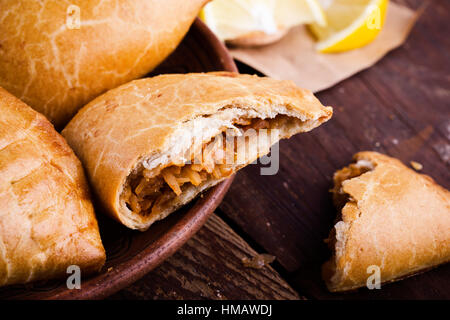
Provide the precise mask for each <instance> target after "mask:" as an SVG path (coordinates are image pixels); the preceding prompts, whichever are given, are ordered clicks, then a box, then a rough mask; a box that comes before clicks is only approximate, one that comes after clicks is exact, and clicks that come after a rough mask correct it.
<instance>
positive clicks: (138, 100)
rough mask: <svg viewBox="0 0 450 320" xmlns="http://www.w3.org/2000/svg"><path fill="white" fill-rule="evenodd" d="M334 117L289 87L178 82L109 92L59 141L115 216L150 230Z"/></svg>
mask: <svg viewBox="0 0 450 320" xmlns="http://www.w3.org/2000/svg"><path fill="white" fill-rule="evenodd" d="M331 115H332V109H331V108H330V107H324V106H322V104H321V103H320V102H319V101H318V100H317V99H316V98H315V97H314V95H313V94H312V93H311V92H309V91H307V90H303V89H300V88H298V87H296V86H295V85H294V84H293V83H292V82H290V81H278V80H273V79H269V78H260V77H257V76H249V75H239V74H235V73H227V72H217V73H204V74H173V75H161V76H157V77H154V78H147V79H140V80H136V81H132V82H130V83H128V84H125V85H122V86H120V87H118V88H116V89H113V90H110V91H108V92H107V93H106V94H104V95H102V96H100V97H98V98H96V99H95V100H93V101H92V102H90V103H89V104H88V105H86V106H85V107H84V108H82V109H81V110H80V112H78V114H77V115H76V116H75V117H74V118H73V119H72V121H70V123H69V124H68V125H67V127H66V128H65V129H64V130H63V135H64V136H65V137H66V139H67V141H68V142H69V144H70V145H71V146H72V148H73V149H74V151H75V152H76V154H77V155H78V156H79V158H80V159H81V161H82V162H83V163H84V166H85V168H86V170H87V174H88V177H89V179H90V181H91V183H92V185H93V187H94V189H95V192H96V193H97V195H98V197H99V198H100V200H101V202H102V203H103V205H104V207H105V208H106V209H107V211H108V212H109V214H110V215H111V216H113V217H114V218H116V219H117V220H119V221H120V222H122V223H123V224H125V225H126V226H128V227H130V228H133V229H139V230H146V229H147V228H148V227H149V226H150V225H151V224H152V223H153V222H155V221H156V220H159V219H162V218H164V217H166V216H167V215H168V214H170V213H171V212H173V211H175V210H176V209H177V208H179V207H180V206H181V205H183V204H185V203H187V202H188V201H190V200H191V199H193V198H194V197H195V196H196V195H197V194H198V193H200V192H201V191H203V190H205V189H206V188H209V187H211V186H213V185H215V184H217V183H218V182H220V181H222V180H224V179H226V178H227V177H229V176H230V175H231V174H233V173H234V172H236V171H237V170H238V169H240V168H242V167H244V166H245V165H247V164H249V163H251V162H253V161H254V160H256V159H257V158H258V157H260V156H262V155H265V154H267V153H269V151H270V147H271V145H273V144H274V143H276V142H277V141H278V140H279V139H281V138H288V137H290V136H292V135H293V134H296V133H299V132H306V131H309V130H311V129H313V128H315V127H317V126H319V125H320V124H321V123H323V122H325V121H327V120H328V119H330V117H331Z"/></svg>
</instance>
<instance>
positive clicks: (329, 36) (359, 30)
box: [309, 0, 389, 53]
mask: <svg viewBox="0 0 450 320" xmlns="http://www.w3.org/2000/svg"><path fill="white" fill-rule="evenodd" d="M388 2H389V0H327V1H325V0H322V1H321V3H322V5H323V7H324V10H325V15H326V18H327V22H328V24H327V26H325V27H324V26H320V25H319V24H317V23H313V24H311V25H309V28H310V30H311V32H312V33H313V34H314V35H315V36H316V37H317V39H318V40H319V42H318V43H317V47H316V48H317V50H318V51H320V52H324V53H331V52H341V51H347V50H352V49H356V48H360V47H362V46H364V45H366V44H368V43H370V42H371V41H373V40H374V39H375V38H376V36H377V35H378V33H379V32H380V31H381V28H382V27H383V24H384V20H385V17H386V9H387V5H388Z"/></svg>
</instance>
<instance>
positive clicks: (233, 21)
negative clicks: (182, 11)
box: [200, 0, 326, 40]
mask: <svg viewBox="0 0 450 320" xmlns="http://www.w3.org/2000/svg"><path fill="white" fill-rule="evenodd" d="M200 18H201V19H202V20H203V21H204V22H205V23H206V24H207V25H208V27H210V29H211V30H212V31H213V32H214V33H215V34H216V35H217V36H218V38H219V39H221V40H233V39H237V38H239V37H242V36H246V35H248V34H252V33H255V32H264V33H265V34H267V35H271V34H276V33H277V32H279V31H281V30H287V29H288V28H290V27H292V26H295V25H298V24H306V23H315V24H317V25H319V26H325V25H326V19H325V14H324V12H323V11H322V8H321V6H320V4H319V3H318V1H317V0H214V1H212V2H210V3H208V4H207V5H206V6H205V7H204V8H203V10H202V11H201V13H200Z"/></svg>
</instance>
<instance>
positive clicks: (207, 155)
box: [122, 119, 269, 214]
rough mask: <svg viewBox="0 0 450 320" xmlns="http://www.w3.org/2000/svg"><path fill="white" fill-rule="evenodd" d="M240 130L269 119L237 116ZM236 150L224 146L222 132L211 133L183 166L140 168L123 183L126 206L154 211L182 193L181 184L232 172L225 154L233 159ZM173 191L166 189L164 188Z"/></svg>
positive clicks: (264, 125)
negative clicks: (198, 157)
mask: <svg viewBox="0 0 450 320" xmlns="http://www.w3.org/2000/svg"><path fill="white" fill-rule="evenodd" d="M235 125H238V126H239V127H240V128H241V129H242V130H243V131H245V130H247V129H249V128H253V129H255V130H258V129H263V128H268V127H269V122H268V121H266V120H262V119H254V120H251V119H239V120H236V121H235ZM235 153H236V150H235V149H234V150H227V149H226V148H225V136H224V135H223V134H222V135H220V136H218V137H215V139H213V140H212V141H211V142H209V143H207V144H205V145H204V146H203V147H202V158H203V159H202V161H200V163H197V162H198V161H195V160H196V159H194V160H193V161H192V162H193V163H192V164H185V165H183V166H176V165H172V166H168V167H166V168H164V169H162V170H161V172H160V175H158V176H157V177H152V174H153V173H152V172H151V171H150V170H148V169H145V168H144V169H143V170H142V172H141V173H140V174H139V175H137V177H134V178H133V179H131V181H130V183H128V184H127V186H126V187H125V189H124V191H123V193H122V197H123V198H124V199H125V202H126V204H127V206H128V208H129V209H130V210H132V211H133V212H135V213H144V214H148V213H151V214H158V213H159V212H160V211H161V206H162V205H163V204H164V203H165V202H166V201H168V200H170V199H173V198H174V197H175V196H179V195H181V194H182V193H183V189H182V188H183V186H184V185H186V184H192V185H194V186H199V185H200V184H201V183H203V182H205V181H206V180H208V179H209V178H210V177H213V178H214V179H220V178H224V177H227V176H229V175H231V174H232V173H233V170H232V166H231V165H229V164H226V161H225V159H226V157H231V159H235ZM169 190H171V191H173V192H167V191H169Z"/></svg>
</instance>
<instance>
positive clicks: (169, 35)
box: [0, 0, 207, 128]
mask: <svg viewBox="0 0 450 320" xmlns="http://www.w3.org/2000/svg"><path fill="white" fill-rule="evenodd" d="M206 2H207V0H189V1H185V0H164V1H162V0H120V1H115V0H74V1H61V0H39V1H38V0H4V1H1V2H0V86H1V87H3V88H5V89H6V90H8V91H9V92H10V93H12V94H14V95H15V96H16V97H18V98H20V99H21V100H23V101H24V102H26V103H27V104H28V105H30V106H31V107H32V108H34V109H35V110H37V111H39V112H41V113H42V114H44V115H45V116H47V118H48V119H50V121H51V122H52V123H53V124H54V125H55V126H56V127H57V128H62V127H63V126H64V125H65V124H66V123H67V122H68V121H69V120H70V118H71V117H72V116H73V115H74V114H75V113H76V111H77V110H78V109H79V108H80V107H82V106H83V105H84V104H86V103H88V102H89V101H90V100H92V99H93V98H94V97H96V96H98V95H99V94H101V93H103V92H105V91H106V90H108V89H111V88H115V87H117V86H118V85H120V84H123V83H126V82H128V81H130V80H132V79H136V78H139V77H142V76H143V75H145V74H146V73H148V72H149V71H151V70H152V69H153V68H154V67H155V66H157V65H158V64H159V63H160V62H161V61H163V60H164V59H165V58H166V57H167V56H168V55H169V54H170V53H171V52H172V51H173V50H174V49H175V48H176V46H177V45H178V43H179V42H180V41H181V39H182V38H183V36H184V35H185V34H186V32H187V31H188V29H189V26H190V25H191V24H192V22H193V21H194V19H195V17H196V15H197V13H198V12H199V10H200V8H201V7H202V6H203V4H205V3H206Z"/></svg>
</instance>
